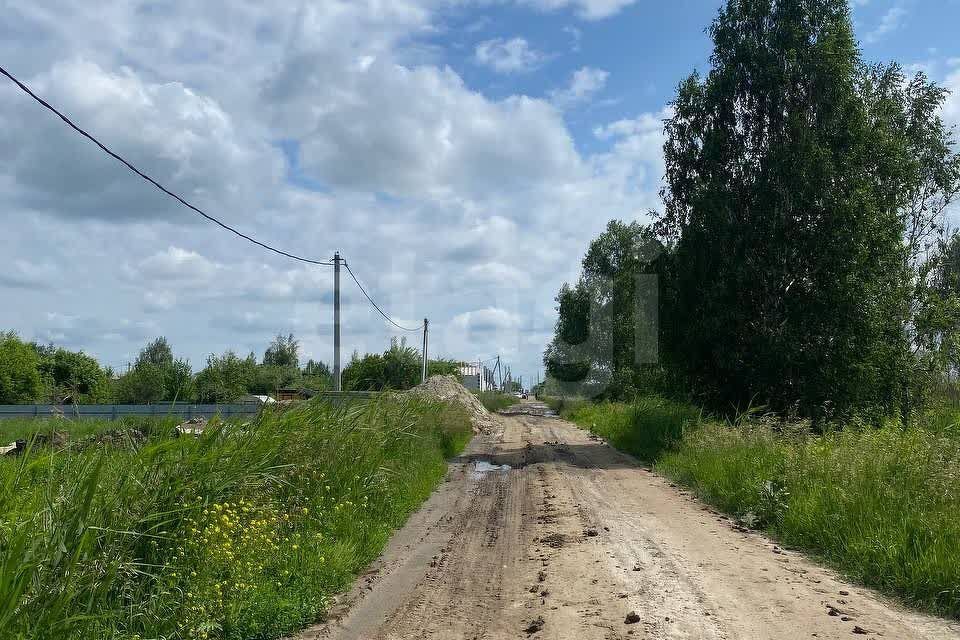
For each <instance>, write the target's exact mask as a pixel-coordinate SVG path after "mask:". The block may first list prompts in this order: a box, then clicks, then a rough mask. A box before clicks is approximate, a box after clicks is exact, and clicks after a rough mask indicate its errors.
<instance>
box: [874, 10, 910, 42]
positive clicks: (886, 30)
mask: <svg viewBox="0 0 960 640" xmlns="http://www.w3.org/2000/svg"><path fill="white" fill-rule="evenodd" d="M907 15H908V13H907V10H906V8H904V7H903V5H901V4H895V5H894V6H892V7H890V8H889V9H887V11H886V13H884V14H883V16H882V17H881V18H880V24H878V25H877V26H876V28H874V29H873V30H871V31H869V32H868V33H867V34H866V35H865V36H864V37H863V41H864V42H867V43H874V42H877V41H879V40H881V39H882V38H883V37H884V36H886V35H888V34H890V33H893V32H894V31H896V30H897V29H899V28H900V27H901V26H902V25H903V22H904V20H905V19H906V17H907Z"/></svg>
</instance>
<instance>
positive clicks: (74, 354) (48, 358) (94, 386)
mask: <svg viewBox="0 0 960 640" xmlns="http://www.w3.org/2000/svg"><path fill="white" fill-rule="evenodd" d="M38 353H41V354H42V356H41V357H40V367H39V368H40V375H41V376H42V378H43V381H44V385H45V386H46V388H47V393H46V395H47V397H48V399H50V400H52V401H53V402H60V401H61V400H63V399H64V398H68V397H69V398H71V399H72V400H73V402H75V403H78V404H81V403H94V402H104V401H106V400H109V399H110V395H111V392H110V385H109V377H108V376H107V373H106V371H104V370H103V369H101V368H100V364H99V363H98V362H97V361H96V360H95V359H94V358H92V357H90V356H88V355H86V354H85V353H83V352H82V351H68V350H66V349H63V348H53V347H52V346H51V347H46V348H39V349H38Z"/></svg>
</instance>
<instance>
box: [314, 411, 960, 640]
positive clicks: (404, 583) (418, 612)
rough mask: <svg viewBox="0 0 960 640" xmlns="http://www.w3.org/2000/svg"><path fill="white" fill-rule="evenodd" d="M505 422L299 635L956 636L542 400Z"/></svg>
mask: <svg viewBox="0 0 960 640" xmlns="http://www.w3.org/2000/svg"><path fill="white" fill-rule="evenodd" d="M545 414H546V415H545ZM501 418H502V419H501V421H500V427H499V428H498V429H497V430H496V431H495V432H494V433H490V434H485V435H480V436H477V437H476V438H474V440H473V442H471V444H470V445H469V447H468V448H467V450H466V452H465V453H464V455H463V456H461V458H459V459H458V460H457V461H455V462H454V464H452V465H451V467H450V470H449V472H448V474H447V477H446V479H445V481H444V483H443V484H442V485H441V487H440V488H439V489H438V490H437V491H436V492H435V493H434V495H433V496H432V497H431V498H430V499H429V500H428V501H427V503H426V504H425V505H424V506H423V508H422V509H421V510H420V511H418V512H417V513H416V514H414V516H413V517H411V519H410V521H409V522H408V523H407V525H406V526H405V527H404V528H403V529H401V530H400V531H399V532H397V534H396V535H395V536H394V538H393V539H392V540H391V542H390V544H389V546H388V548H387V549H386V551H385V553H384V555H383V556H382V557H381V559H380V560H379V561H377V562H376V563H375V564H374V565H373V566H371V567H370V569H369V570H368V572H367V573H366V574H364V575H362V576H361V577H360V578H359V579H358V581H357V583H356V585H355V586H354V588H353V590H352V591H351V592H350V593H348V594H346V596H344V597H343V598H341V600H340V602H339V603H337V605H336V606H335V607H334V608H333V610H332V612H331V616H330V619H329V620H328V621H327V622H326V623H324V624H321V625H318V626H316V627H313V628H311V629H308V630H307V631H305V632H303V633H302V634H300V635H299V636H297V638H298V640H319V639H325V640H326V639H336V640H360V639H363V640H366V639H378V640H380V639H382V640H387V639H391V640H394V639H396V640H400V639H413V638H417V639H425V638H431V639H433V638H436V639H441V638H442V639H448V638H449V639H454V638H457V639H459V638H464V639H478V640H479V639H490V640H498V639H501V638H543V639H546V638H556V639H561V638H562V639H577V640H580V639H583V640H591V639H601V638H602V639H611V638H650V639H654V638H656V639H680V638H690V639H734V638H744V639H747V638H749V639H753V638H757V639H780V638H784V639H794V638H821V639H823V638H828V639H829V638H850V637H877V638H879V637H884V638H896V639H913V638H917V639H919V638H923V639H929V640H941V639H948V638H949V639H951V640H958V639H960V625H958V624H956V623H951V622H948V621H944V620H938V619H935V618H929V617H926V616H923V615H920V614H916V613H912V612H909V611H906V610H904V609H902V608H900V607H898V606H896V605H894V604H893V603H891V602H889V601H887V600H886V599H884V598H881V597H879V596H877V595H875V594H874V593H872V592H871V591H869V590H867V589H864V588H862V587H858V586H854V585H850V584H847V583H845V582H843V581H842V580H841V579H839V578H838V577H837V576H836V575H835V574H834V573H833V572H831V571H828V570H825V569H823V568H821V567H818V566H817V565H815V564H813V563H811V562H809V561H807V560H806V559H804V558H803V557H802V556H800V555H799V554H796V553H793V552H790V551H786V550H782V549H780V548H778V547H777V546H776V545H775V544H773V543H772V542H770V541H769V540H768V539H766V538H764V537H763V536H761V535H759V534H756V533H749V532H746V531H743V530H740V529H739V528H738V527H737V526H736V524H735V523H734V522H732V521H730V520H729V519H728V518H726V517H724V516H722V515H720V514H717V513H715V512H714V511H712V510H711V509H709V508H707V507H705V506H704V505H702V504H701V503H699V502H697V501H696V500H694V499H693V498H692V497H690V496H689V495H687V494H686V493H685V492H684V491H682V490H681V489H678V488H676V487H675V486H673V485H672V484H670V483H669V482H668V481H667V480H665V479H663V478H661V477H659V476H658V475H656V474H655V473H653V472H651V471H649V470H647V469H644V468H642V467H640V466H639V465H638V464H637V463H636V462H635V461H634V460H633V459H632V458H630V457H629V456H626V455H624V454H622V453H620V452H618V451H616V450H614V449H613V448H611V447H610V446H608V445H607V444H605V443H604V442H602V441H601V440H599V439H597V438H596V437H594V436H592V435H591V434H589V433H586V432H584V431H582V430H580V429H578V428H577V427H576V426H574V425H572V424H570V423H568V422H565V421H563V420H559V419H557V418H556V417H552V416H550V415H549V412H548V411H547V410H546V408H545V407H544V406H543V405H540V404H537V403H532V402H528V403H524V404H522V405H520V406H519V407H518V408H517V409H515V410H514V412H513V413H512V414H511V415H504V416H502V417H501ZM631 613H633V614H634V615H632V616H630V620H631V622H629V623H628V614H631Z"/></svg>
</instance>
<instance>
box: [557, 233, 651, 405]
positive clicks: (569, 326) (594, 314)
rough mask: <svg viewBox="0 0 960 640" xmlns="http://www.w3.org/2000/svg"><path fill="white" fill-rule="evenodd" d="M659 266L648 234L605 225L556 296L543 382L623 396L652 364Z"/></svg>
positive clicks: (627, 393)
mask: <svg viewBox="0 0 960 640" xmlns="http://www.w3.org/2000/svg"><path fill="white" fill-rule="evenodd" d="M663 260H664V247H663V245H662V244H661V243H660V241H659V240H658V239H657V238H656V236H655V234H654V232H653V230H652V229H650V228H649V227H647V226H645V225H641V224H639V223H637V222H630V223H624V222H621V221H619V220H613V221H611V222H610V223H608V224H607V228H606V230H605V231H604V232H603V233H601V234H600V235H599V236H598V237H597V238H596V239H594V240H593V241H592V242H591V243H590V246H589V248H588V249H587V253H586V255H585V256H584V258H583V262H582V270H581V276H580V279H579V281H578V282H577V284H576V285H575V286H573V287H570V286H569V285H568V284H564V285H563V287H561V289H560V292H559V293H558V294H557V298H556V301H557V324H556V327H555V331H554V339H553V341H552V342H551V343H550V345H549V346H548V348H547V352H546V353H545V355H544V363H545V365H546V367H547V373H548V375H550V376H551V377H552V378H553V379H555V380H556V381H558V382H565V383H570V384H569V385H568V386H569V387H570V389H571V390H573V388H574V387H576V386H577V385H578V384H579V385H580V386H581V387H582V388H581V389H579V391H580V392H587V393H593V392H597V393H604V394H605V395H608V396H613V397H622V396H624V395H629V390H630V389H632V388H633V387H634V385H635V383H636V381H637V379H636V378H637V374H638V372H639V371H640V370H641V369H642V368H643V367H645V366H646V365H648V364H651V363H653V362H654V361H655V360H656V343H657V334H656V327H657V320H658V319H657V308H656V303H657V300H658V297H659V293H660V288H661V282H660V276H661V273H662V266H663ZM651 343H652V344H651ZM638 345H639V347H640V348H639V349H638ZM584 384H586V385H587V386H589V388H590V389H589V390H588V389H587V387H584V386H583V385H584Z"/></svg>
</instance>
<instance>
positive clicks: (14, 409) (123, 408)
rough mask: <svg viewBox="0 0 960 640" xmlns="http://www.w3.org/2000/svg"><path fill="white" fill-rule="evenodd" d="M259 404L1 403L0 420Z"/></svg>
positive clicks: (209, 412)
mask: <svg viewBox="0 0 960 640" xmlns="http://www.w3.org/2000/svg"><path fill="white" fill-rule="evenodd" d="M260 407H261V405H259V404H256V403H244V404H166V403H159V404H76V405H69V404H67V405H56V404H3V405H0V419H3V418H50V417H53V416H63V417H65V418H81V419H84V418H98V419H101V420H116V419H117V418H123V417H125V416H156V417H158V418H161V417H165V416H172V417H174V418H186V419H190V418H200V417H203V418H212V417H213V416H215V415H220V416H222V417H224V418H226V417H230V416H252V415H256V414H257V413H259V412H260Z"/></svg>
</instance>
